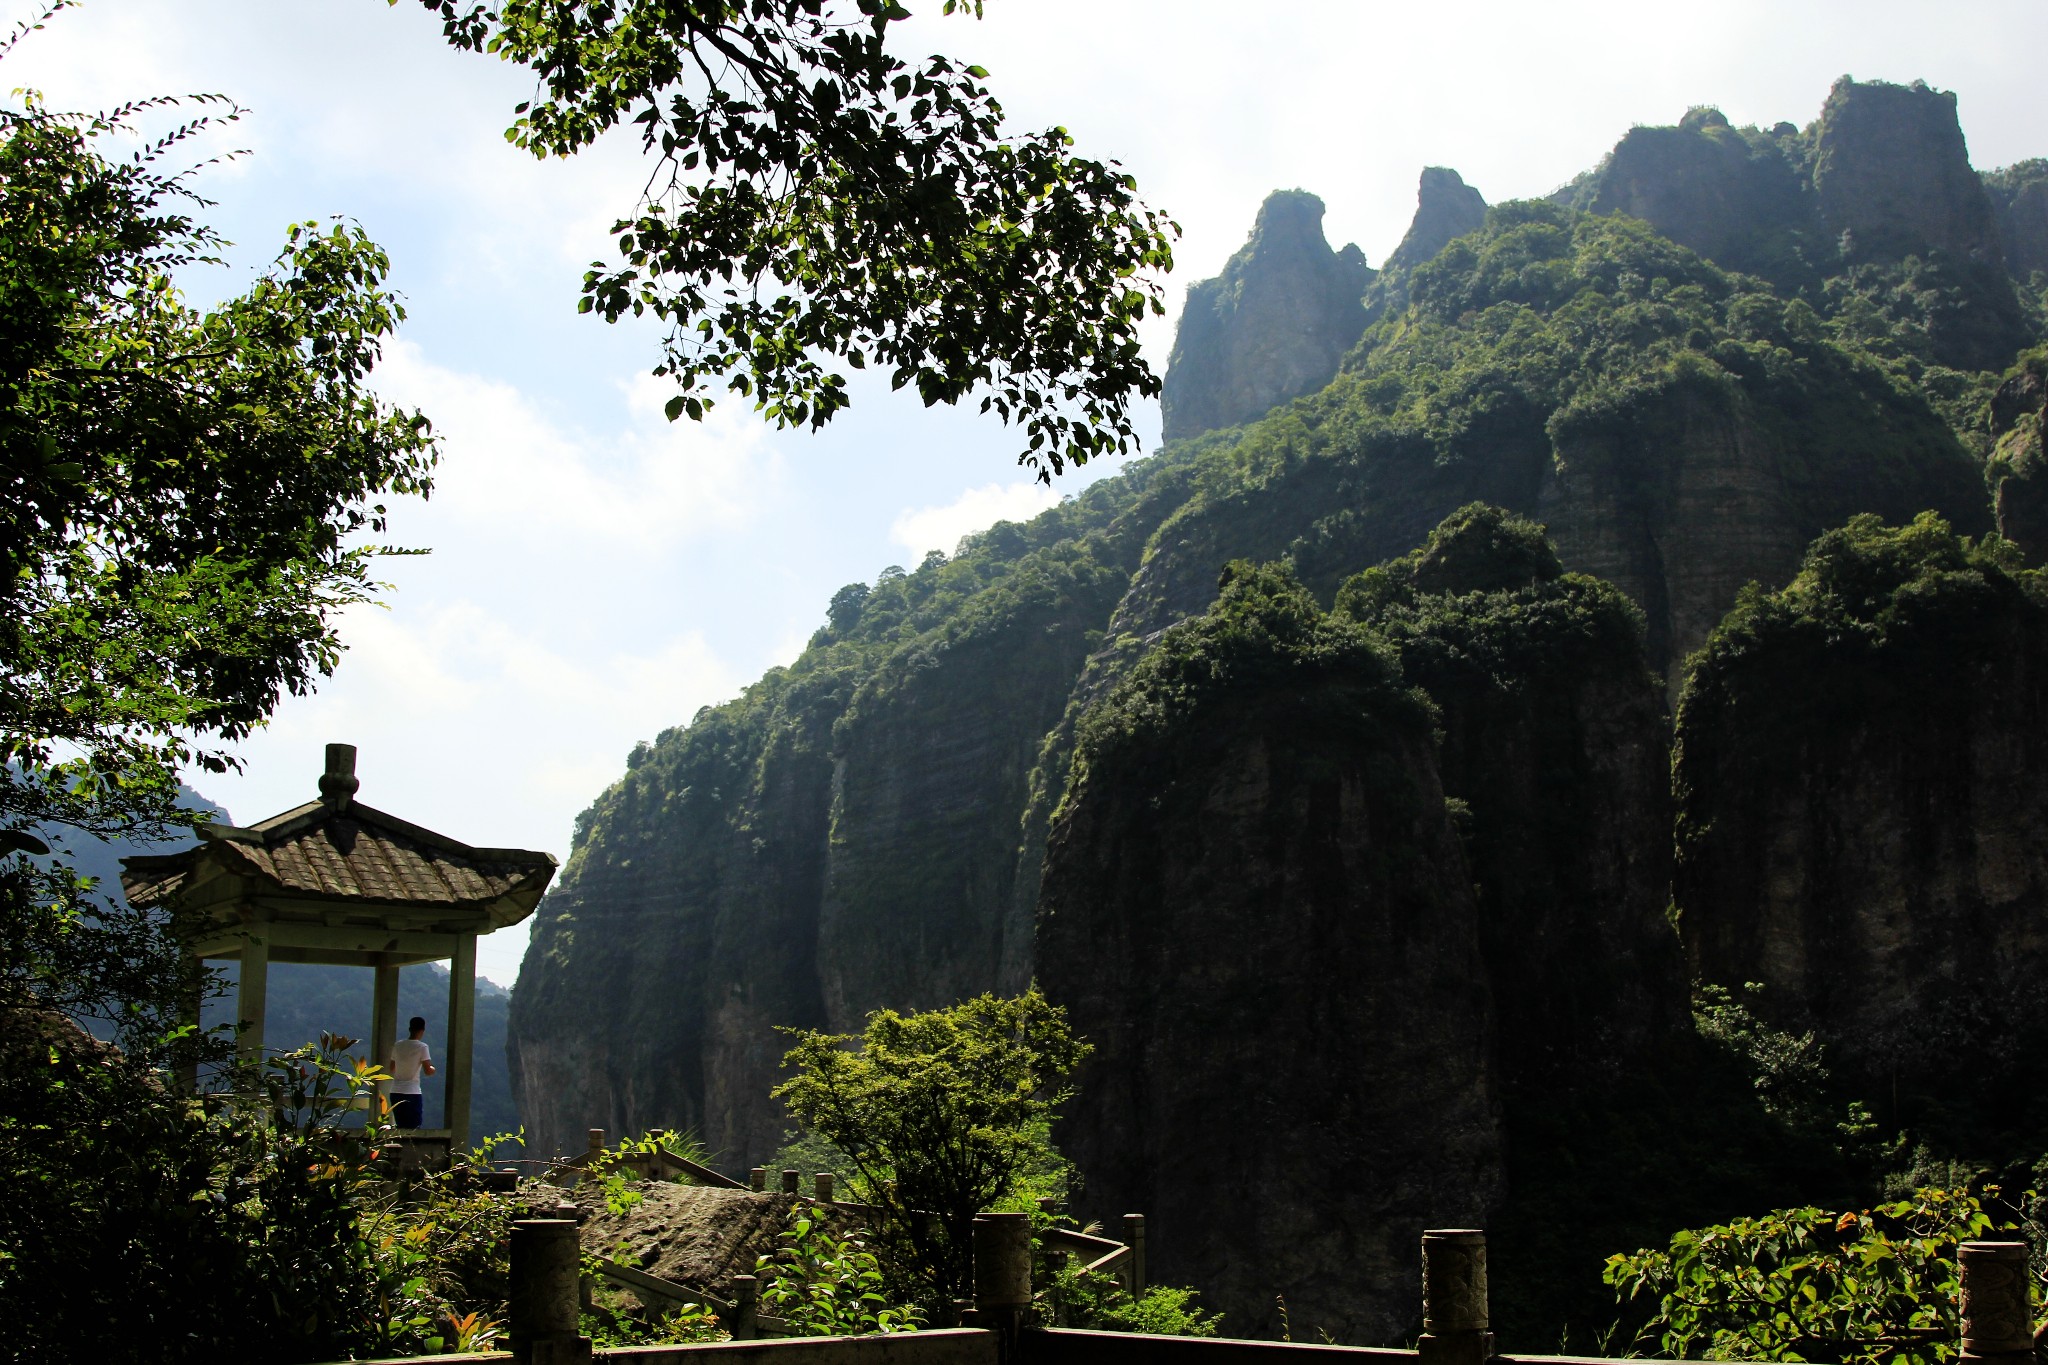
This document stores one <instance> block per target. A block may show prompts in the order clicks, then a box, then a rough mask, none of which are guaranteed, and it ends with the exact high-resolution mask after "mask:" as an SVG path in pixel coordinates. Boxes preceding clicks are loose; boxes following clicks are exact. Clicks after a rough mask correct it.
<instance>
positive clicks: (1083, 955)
mask: <svg viewBox="0 0 2048 1365" xmlns="http://www.w3.org/2000/svg"><path fill="white" fill-rule="evenodd" d="M1326 701H1328V696H1327V694H1324V695H1321V696H1319V694H1318V693H1317V692H1316V691H1315V690H1313V689H1312V688H1311V689H1310V690H1308V691H1307V693H1306V694H1305V695H1303V694H1297V695H1294V696H1291V697H1288V698H1285V699H1281V698H1276V697H1259V696H1244V697H1241V698H1236V699H1233V700H1232V701H1231V702H1230V703H1229V704H1228V706H1227V710H1226V712H1225V713H1223V714H1216V715H1214V716H1211V717H1208V718H1205V720H1204V721H1203V722H1202V724H1201V735H1200V737H1199V738H1198V739H1196V740H1194V741H1193V742H1190V743H1187V744H1184V745H1176V746H1174V748H1173V749H1172V751H1171V752H1163V753H1157V754H1148V755H1145V756H1142V757H1138V758H1135V759H1134V760H1133V761H1132V762H1131V763H1130V764H1127V765H1119V766H1118V767H1117V768H1115V769H1114V770H1111V771H1102V770H1097V771H1095V772H1093V773H1092V774H1091V778H1090V782H1089V785H1088V786H1087V787H1086V788H1085V789H1083V790H1081V791H1080V792H1079V793H1077V794H1076V795H1075V796H1073V797H1071V798H1070V802H1069V805H1068V807H1067V809H1066V810H1065V811H1064V812H1063V813H1062V815H1061V816H1060V818H1059V819H1058V820H1057V821H1056V822H1055V824H1054V827H1053V830H1052V834H1051V839H1050V848H1049V851H1048V855H1047V860H1046V867H1045V877H1044V883H1043V890H1042V895H1041V900H1040V907H1041V909H1040V920H1039V978H1040V983H1041V985H1042V986H1043V987H1044V988H1045V989H1046V991H1047V994H1048V995H1049V996H1050V997H1051V998H1052V999H1053V1000H1055V1001H1056V1002H1058V1003H1060V1004H1063V1005H1065V1006H1066V1007H1067V1008H1068V1010H1069V1011H1070V1013H1071V1017H1072V1019H1073V1022H1074V1025H1075V1026H1076V1028H1077V1029H1078V1030H1079V1031H1080V1032H1081V1033H1082V1034H1084V1035H1086V1036H1087V1037H1088V1038H1089V1039H1090V1040H1091V1041H1092V1042H1093V1043H1094V1045H1095V1047H1096V1052H1095V1054H1094V1056H1093V1057H1091V1058H1090V1059H1089V1060H1088V1061H1087V1062H1086V1063H1085V1064H1084V1066H1083V1071H1082V1074H1081V1075H1080V1077H1079V1082H1080V1085H1081V1089H1082V1094H1083V1095H1084V1096H1085V1101H1084V1102H1083V1103H1082V1104H1081V1105H1079V1106H1077V1107H1076V1108H1075V1110H1074V1112H1073V1113H1072V1115H1071V1116H1070V1117H1069V1118H1068V1119H1067V1120H1066V1121H1065V1122H1063V1124H1062V1125H1061V1128H1060V1130H1059V1131H1060V1139H1061V1141H1062V1143H1063V1145H1064V1146H1065V1149H1066V1150H1067V1151H1068V1152H1069V1153H1070V1154H1071V1155H1072V1156H1073V1157H1074V1158H1075V1159H1076V1160H1077V1161H1078V1162H1079V1164H1080V1165H1081V1167H1082V1168H1083V1169H1084V1170H1086V1171H1087V1173H1088V1183H1087V1186H1086V1189H1085V1191H1084V1195H1083V1204H1084V1207H1085V1209H1086V1211H1087V1213H1088V1215H1089V1216H1103V1215H1113V1214H1116V1213H1121V1212H1124V1211H1126V1210H1128V1209H1142V1210H1144V1211H1145V1213H1146V1216H1147V1230H1148V1247H1149V1248H1150V1250H1149V1253H1148V1261H1149V1266H1150V1275H1151V1277H1152V1278H1154V1279H1156V1280H1158V1281H1160V1282H1162V1283H1187V1284H1196V1285H1199V1286H1201V1287H1202V1290H1203V1294H1204V1303H1205V1305H1207V1306H1212V1307H1217V1308H1221V1309H1223V1310H1224V1311H1225V1312H1226V1313H1228V1314H1229V1315H1230V1316H1229V1324H1230V1326H1229V1330H1230V1331H1231V1332H1232V1333H1233V1334H1239V1335H1247V1336H1258V1335H1271V1334H1274V1333H1275V1332H1277V1322H1275V1321H1274V1319H1273V1311H1274V1307H1273V1306H1274V1295H1275V1294H1276V1293H1278V1294H1284V1295H1285V1296H1286V1300H1287V1308H1288V1313H1289V1315H1290V1317H1291V1320H1292V1323H1293V1328H1294V1331H1295V1332H1297V1333H1306V1332H1309V1331H1313V1330H1319V1329H1320V1330H1327V1331H1329V1332H1331V1333H1332V1334H1334V1335H1335V1336H1336V1337H1337V1338H1338V1339H1340V1340H1344V1341H1352V1342H1364V1341H1383V1340H1393V1339H1396V1338H1398V1337H1400V1336H1401V1335H1402V1334H1403V1333H1404V1332H1407V1331H1410V1330H1412V1329H1413V1327H1414V1325H1415V1324H1416V1323H1417V1322H1418V1321H1419V1318H1420V1285H1419V1282H1418V1281H1419V1277H1418V1276H1417V1273H1416V1248H1417V1246H1418V1245H1419V1243H1420V1235H1421V1232H1422V1229H1423V1228H1425V1227H1440V1226H1479V1225H1481V1224H1482V1223H1483V1222H1484V1220H1485V1218H1486V1216H1487V1214H1488V1213H1489V1211H1490V1210H1491V1209H1492V1207H1493V1205H1494V1203H1495V1201H1496V1200H1497V1198H1498V1196H1499V1192H1500V1149H1499V1136H1498V1132H1497V1127H1496V1120H1495V1114H1494V1095H1493V1092H1494V1077H1493V1072H1492V1065H1491V1060H1490V1056H1489V1045H1490V1038H1491V1019H1492V1016H1491V1009H1490V1003H1489V1000H1488V993H1487V988H1486V984H1485V974H1484V972H1483V970H1482V966H1481V961H1480V955H1479V949H1478V926H1477V923H1476V920H1477V907H1476V905H1475V904H1474V901H1473V898H1472V891H1471V881H1470V875H1469V872H1468V870H1467V868H1466V866H1465V861H1464V857H1463V855H1462V853H1461V851H1460V849H1459V847H1458V841H1457V837H1456V835H1455V834H1453V833H1452V830H1451V827H1450V824H1449V822H1448V820H1447V819H1446V816H1445V812H1444V805H1443V796H1442V791H1441V788H1440V786H1439V784H1438V781H1437V774H1436V770H1435V763H1434V758H1433V755H1432V753H1431V748H1432V745H1431V743H1430V739H1429V736H1428V733H1427V726H1426V724H1425V723H1413V722H1411V723H1409V724H1408V725H1406V726H1395V727H1390V729H1391V731H1392V732H1391V733H1389V734H1387V735H1386V736H1385V738H1384V739H1383V740H1382V741H1381V742H1379V743H1367V742H1357V741H1346V740H1342V739H1336V740H1332V739H1331V735H1332V734H1337V735H1342V734H1344V733H1346V732H1347V731H1349V730H1351V728H1352V727H1350V726H1348V725H1347V724H1345V721H1346V720H1348V719H1349V718H1348V717H1340V718H1336V719H1334V720H1333V721H1332V723H1331V725H1328V726H1326V725H1319V724H1316V723H1314V721H1313V716H1314V714H1315V713H1316V711H1317V710H1318V708H1319V706H1320V705H1322V704H1324V703H1325V702H1326ZM1339 705H1340V706H1341V703H1339Z"/></svg>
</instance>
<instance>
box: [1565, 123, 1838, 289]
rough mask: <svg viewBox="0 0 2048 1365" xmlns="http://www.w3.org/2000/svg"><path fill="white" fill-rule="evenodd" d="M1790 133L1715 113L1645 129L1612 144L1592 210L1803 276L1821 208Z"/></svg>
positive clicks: (1728, 258)
mask: <svg viewBox="0 0 2048 1365" xmlns="http://www.w3.org/2000/svg"><path fill="white" fill-rule="evenodd" d="M1783 128H1784V131H1783V132H1780V131H1777V130H1773V131H1772V132H1769V133H1765V132H1760V131H1758V130H1756V129H1748V130H1742V131H1738V130H1737V129H1735V128H1733V127H1731V126H1730V125H1729V123H1728V120H1727V118H1726V117H1725V116H1724V115H1723V114H1722V113H1721V111H1720V110H1718V109H1694V110H1691V111H1690V112H1688V113H1687V114H1686V116H1685V117H1684V118H1683V119H1682V120H1680V121H1679V123H1678V125H1677V126H1676V127H1648V126H1639V127H1636V128H1632V129H1630V130H1629V133H1628V136H1626V137H1624V138H1623V139H1622V140H1621V141H1620V142H1619V143H1617V144H1616V145H1615V148H1614V151H1613V153H1612V154H1610V155H1609V157H1608V158H1607V161H1606V163H1605V164H1604V165H1603V166H1601V168H1600V171H1599V173H1598V175H1597V177H1596V178H1595V180H1594V182H1593V184H1592V186H1591V190H1592V193H1591V195H1590V199H1589V202H1588V203H1587V205H1586V206H1587V207H1588V208H1589V209H1590V210H1591V211H1592V212H1594V213H1625V214H1627V215H1629V216H1630V217H1632V218H1641V219H1643V220H1644V221H1645V222H1648V223H1650V224H1652V225H1653V226H1655V227H1656V229H1657V230H1658V231H1659V232H1662V233H1663V234H1664V235H1665V236H1667V237H1669V238H1670V239H1671V240H1672V241H1674V242H1678V243H1680V244H1681V245H1684V246H1688V247H1691V248H1692V249H1693V250H1694V251H1697V252H1699V253H1700V255H1702V256H1705V257H1707V258H1708V259H1709V260H1711V261H1714V262H1715V263H1717V264H1719V265H1722V266H1726V267H1727V268H1729V269H1731V270H1747V271H1751V272H1754V273H1756V274H1761V275H1764V276H1765V277H1767V278H1771V279H1773V280H1779V281H1783V280H1785V279H1787V278H1788V277H1789V278H1796V277H1797V276H1798V275H1799V274H1801V273H1803V272H1801V271H1800V270H1799V268H1798V265H1797V263H1796V261H1795V260H1794V259H1793V258H1794V257H1795V256H1796V253H1797V252H1798V250H1799V248H1800V246H1801V245H1802V242H1801V239H1802V238H1803V237H1806V236H1809V235H1815V236H1817V235H1819V234H1818V229H1819V226H1820V224H1819V222H1818V220H1817V218H1816V212H1815V205H1814V203H1813V200H1812V194H1811V192H1810V191H1809V189H1808V187H1807V185H1806V183H1805V177H1804V176H1803V175H1802V174H1801V168H1800V167H1799V166H1798V165H1797V163H1796V160H1795V158H1796V157H1797V155H1798V148H1797V143H1796V138H1793V137H1789V136H1787V134H1788V133H1789V132H1790V130H1791V126H1790V125H1789V124H1787V125H1783Z"/></svg>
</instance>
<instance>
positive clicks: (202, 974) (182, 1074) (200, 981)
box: [178, 957, 206, 1095]
mask: <svg viewBox="0 0 2048 1365" xmlns="http://www.w3.org/2000/svg"><path fill="white" fill-rule="evenodd" d="M197 966H198V968H199V970H198V971H196V972H195V973H193V977H192V983H191V985H189V986H188V987H186V988H185V990H183V991H182V992H181V993H180V998H179V1001H178V1006H179V1008H178V1022H179V1023H181V1024H190V1025H191V1026H192V1056H191V1057H190V1058H189V1059H188V1060H186V1061H183V1062H180V1063H179V1064H178V1087H179V1088H180V1089H181V1090H183V1091H184V1092H185V1093H186V1094H187V1095H197V1094H198V1093H199V1036H200V1034H199V1011H200V1007H201V1005H202V1003H203V1002H204V1001H205V999H206V959H205V958H203V957H202V958H199V959H198V960H197Z"/></svg>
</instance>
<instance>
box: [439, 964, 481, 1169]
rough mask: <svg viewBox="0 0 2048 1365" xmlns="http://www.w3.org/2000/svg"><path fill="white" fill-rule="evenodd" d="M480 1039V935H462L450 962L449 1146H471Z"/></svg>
mask: <svg viewBox="0 0 2048 1365" xmlns="http://www.w3.org/2000/svg"><path fill="white" fill-rule="evenodd" d="M475 1038H476V935H475V934H459V935H457V936H456V939H455V956H454V958H453V959H452V960H451V961H450V962H449V963H448V1082H447V1085H446V1086H445V1087H444V1088H443V1090H442V1095H443V1096H444V1097H445V1099H444V1104H445V1107H446V1110H447V1118H446V1122H447V1126H448V1133H449V1145H450V1147H451V1149H452V1150H453V1151H456V1152H461V1151H465V1150H467V1149H468V1147H469V1062H470V1053H471V1051H472V1050H473V1045H474V1042H475Z"/></svg>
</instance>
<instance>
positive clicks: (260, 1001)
mask: <svg viewBox="0 0 2048 1365" xmlns="http://www.w3.org/2000/svg"><path fill="white" fill-rule="evenodd" d="M269 934H270V929H269V926H268V925H264V924H252V925H250V926H249V931H248V937H246V938H244V939H243V940H242V976H241V981H240V982H239V983H238V985H237V986H236V989H235V1022H236V1024H237V1025H239V1026H244V1027H242V1031H241V1032H240V1033H239V1034H238V1035H237V1036H236V1040H235V1056H236V1057H237V1059H239V1060H241V1061H243V1062H251V1063H258V1064H260V1063H261V1062H262V1061H263V1013H264V1009H265V1007H266V1005H267V1003H268V998H269V994H270V938H269Z"/></svg>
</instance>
